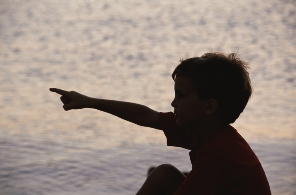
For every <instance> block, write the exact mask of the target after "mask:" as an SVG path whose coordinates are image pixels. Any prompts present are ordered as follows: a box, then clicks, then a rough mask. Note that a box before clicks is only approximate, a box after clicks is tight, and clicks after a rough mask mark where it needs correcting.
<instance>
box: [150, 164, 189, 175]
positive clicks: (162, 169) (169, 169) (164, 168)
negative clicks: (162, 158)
mask: <svg viewBox="0 0 296 195" xmlns="http://www.w3.org/2000/svg"><path fill="white" fill-rule="evenodd" d="M152 173H153V174H155V175H158V176H160V178H162V179H163V177H165V178H170V177H171V178H176V177H181V178H183V177H184V175H183V174H182V173H181V172H180V171H179V170H178V169H177V168H176V167H174V166H173V165H171V164H162V165H159V166H158V167H156V168H155V169H154V171H153V172H152Z"/></svg>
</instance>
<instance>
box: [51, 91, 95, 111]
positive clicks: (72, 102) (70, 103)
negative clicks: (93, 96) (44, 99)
mask: <svg viewBox="0 0 296 195" xmlns="http://www.w3.org/2000/svg"><path fill="white" fill-rule="evenodd" d="M49 90H50V91H52V92H55V93H57V94H60V95H62V96H61V98H60V99H61V101H62V102H63V104H64V105H63V108H64V110H66V111H68V110H72V109H82V108H86V107H87V102H88V101H89V100H90V97H87V96H85V95H82V94H80V93H77V92H76V91H64V90H62V89H57V88H50V89H49Z"/></svg>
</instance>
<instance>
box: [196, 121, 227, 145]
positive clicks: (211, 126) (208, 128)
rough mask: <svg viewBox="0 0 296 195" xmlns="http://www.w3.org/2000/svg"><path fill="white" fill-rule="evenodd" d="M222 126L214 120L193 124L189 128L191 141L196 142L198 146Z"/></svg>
mask: <svg viewBox="0 0 296 195" xmlns="http://www.w3.org/2000/svg"><path fill="white" fill-rule="evenodd" d="M224 126H225V125H221V123H219V122H218V121H215V120H209V121H204V123H201V124H198V125H193V126H192V128H191V134H192V135H191V137H192V138H193V140H192V141H193V143H197V142H198V143H199V146H202V145H204V144H205V143H207V142H208V141H209V140H210V139H211V138H212V137H213V136H214V135H215V134H216V133H217V132H218V131H220V130H221V129H222V128H223V127H224Z"/></svg>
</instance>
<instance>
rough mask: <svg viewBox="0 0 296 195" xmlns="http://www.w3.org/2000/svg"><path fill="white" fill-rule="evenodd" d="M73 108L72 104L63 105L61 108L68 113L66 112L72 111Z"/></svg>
mask: <svg viewBox="0 0 296 195" xmlns="http://www.w3.org/2000/svg"><path fill="white" fill-rule="evenodd" d="M73 106H74V105H73V103H69V104H64V105H63V108H64V110H65V111H68V110H72V109H73Z"/></svg>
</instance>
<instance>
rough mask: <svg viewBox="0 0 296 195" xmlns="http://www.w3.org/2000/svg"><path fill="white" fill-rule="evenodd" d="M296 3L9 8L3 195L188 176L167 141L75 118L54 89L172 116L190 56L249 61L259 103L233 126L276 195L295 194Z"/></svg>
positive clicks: (0, 109)
mask: <svg viewBox="0 0 296 195" xmlns="http://www.w3.org/2000/svg"><path fill="white" fill-rule="evenodd" d="M295 8H296V4H295V1H292V0H290V1H289V0H285V1H276V0H271V1H268V3H266V2H265V3H264V2H263V1H256V0H241V1H232V0H211V1H190V0H183V1H179V0H176V1H168V0H162V1H151V0H149V1H148V0H143V1H136V0H131V1H124V0H117V1H115V0H113V1H112V0H110V1H98V0H88V1H85V0H77V1H57V0H41V1H40V0H38V1H37V0H27V1H21V0H15V1H9V0H1V1H0V79H1V82H0V91H1V93H0V115H1V117H0V125H1V129H0V194H3V195H6V194H7V195H15V194H16V195H17V194H20V195H26V194H28V195H31V194H32V195H34V194H51V195H52V194H56V195H60V194H62V195H63V194H83V195H88V194H135V192H136V191H137V190H138V189H139V187H140V186H141V184H142V183H143V182H144V180H145V177H146V171H147V169H148V167H150V166H155V165H159V164H162V163H171V164H174V165H175V166H177V167H178V168H179V169H181V170H184V171H188V170H189V169H190V167H191V165H190V161H189V158H188V151H187V150H183V149H176V148H170V147H166V146H165V145H166V141H165V138H164V136H163V134H162V132H159V131H156V130H151V129H148V128H143V127H138V126H135V125H133V124H129V123H127V122H125V121H122V120H120V119H117V118H114V117H112V116H111V115H108V114H104V113H101V112H98V111H95V110H77V111H70V112H64V111H63V109H62V108H61V103H60V102H59V99H58V96H57V95H55V94H52V93H50V92H49V91H48V88H49V87H59V88H63V89H66V90H76V91H79V92H81V93H84V94H86V95H89V96H93V97H98V98H107V99H117V100H123V101H132V102H137V103H141V104H145V105H147V106H149V107H151V108H153V109H156V110H159V111H171V110H172V109H171V107H170V102H171V100H172V97H173V81H172V79H171V78H170V74H171V72H172V70H173V69H174V68H175V66H176V65H177V64H178V62H179V60H180V59H181V58H186V57H191V56H194V55H202V54H203V53H205V52H209V51H219V52H225V53H231V52H238V53H239V54H240V56H241V57H242V58H243V59H245V60H246V61H248V62H250V66H251V70H250V74H251V79H252V84H253V86H254V89H255V91H254V95H253V97H252V99H251V100H250V102H249V104H248V106H247V108H246V110H245V111H244V113H243V114H242V115H241V117H240V118H239V119H238V121H237V122H236V123H235V124H234V126H235V127H236V128H237V129H238V130H239V132H240V133H241V134H242V135H243V136H244V137H245V138H246V140H247V141H248V142H249V143H250V145H251V146H252V148H253V149H254V151H255V152H256V154H257V155H258V157H259V159H260V160H261V162H262V165H263V167H264V169H265V171H266V175H267V177H268V180H269V182H270V185H271V189H272V193H273V194H275V195H277V194H278V195H279V194H287V195H290V194H296V191H295V189H296V188H295V183H296V168H295V162H296V155H295V140H296V134H295V126H296V122H295V116H296V100H295V97H296V90H295V87H296V80H295V78H296V49H295V45H296V38H295V29H296V24H295V21H296V12H295V10H296V9H295Z"/></svg>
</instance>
